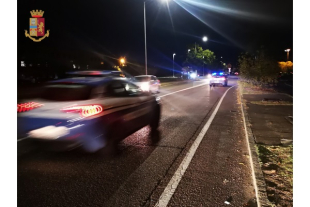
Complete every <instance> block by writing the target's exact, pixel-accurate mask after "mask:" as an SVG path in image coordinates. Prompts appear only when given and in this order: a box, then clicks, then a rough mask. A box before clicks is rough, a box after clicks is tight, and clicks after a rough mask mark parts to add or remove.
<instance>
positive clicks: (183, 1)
mask: <svg viewBox="0 0 310 207" xmlns="http://www.w3.org/2000/svg"><path fill="white" fill-rule="evenodd" d="M175 2H176V3H177V4H179V5H180V6H181V7H182V8H183V9H185V10H186V11H188V12H189V13H190V14H191V15H193V16H194V17H196V18H197V19H198V20H200V21H201V22H202V23H204V24H205V25H207V26H208V27H210V28H211V29H213V30H214V31H215V32H217V33H218V34H220V35H222V36H223V37H225V38H226V39H227V40H229V41H230V42H232V43H233V44H234V45H236V46H237V47H239V48H241V49H244V46H243V45H241V44H240V43H238V42H237V41H236V40H233V39H232V38H230V37H229V36H228V35H226V34H225V33H224V32H223V31H220V29H219V25H218V23H219V22H214V21H213V25H211V21H210V23H208V22H207V21H205V20H204V19H203V17H204V16H205V14H206V11H205V10H203V9H204V7H202V8H203V9H201V6H200V5H201V4H203V5H204V4H205V3H199V2H198V3H196V4H195V2H197V1H194V0H175ZM187 2H189V3H187ZM197 4H198V5H197ZM209 9H210V8H209ZM213 18H214V17H213Z"/></svg>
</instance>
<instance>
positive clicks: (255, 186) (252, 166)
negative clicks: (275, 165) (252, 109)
mask: <svg viewBox="0 0 310 207" xmlns="http://www.w3.org/2000/svg"><path fill="white" fill-rule="evenodd" d="M240 93H241V92H240ZM241 105H243V103H242V98H241ZM241 112H242V118H243V127H244V131H245V138H246V141H247V144H248V151H249V156H250V164H251V170H252V178H253V185H254V189H255V196H256V202H257V206H258V207H261V204H260V200H259V195H258V188H257V180H256V176H255V171H254V164H253V160H252V152H251V147H250V142H249V136H248V130H247V126H246V123H245V115H244V111H243V106H241Z"/></svg>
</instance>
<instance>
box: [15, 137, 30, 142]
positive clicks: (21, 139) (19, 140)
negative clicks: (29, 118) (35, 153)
mask: <svg viewBox="0 0 310 207" xmlns="http://www.w3.org/2000/svg"><path fill="white" fill-rule="evenodd" d="M28 138H29V137H24V138H21V139H18V140H17V142H20V141H23V140H24V139H28Z"/></svg>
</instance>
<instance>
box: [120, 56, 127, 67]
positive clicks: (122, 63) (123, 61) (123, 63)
mask: <svg viewBox="0 0 310 207" xmlns="http://www.w3.org/2000/svg"><path fill="white" fill-rule="evenodd" d="M119 62H120V65H121V66H125V63H126V60H125V58H120V59H119Z"/></svg>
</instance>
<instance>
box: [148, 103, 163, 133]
mask: <svg viewBox="0 0 310 207" xmlns="http://www.w3.org/2000/svg"><path fill="white" fill-rule="evenodd" d="M160 112H161V108H160V105H159V104H157V105H156V106H155V110H154V113H153V115H152V120H151V123H150V127H151V130H157V128H158V127H159V122H160Z"/></svg>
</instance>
